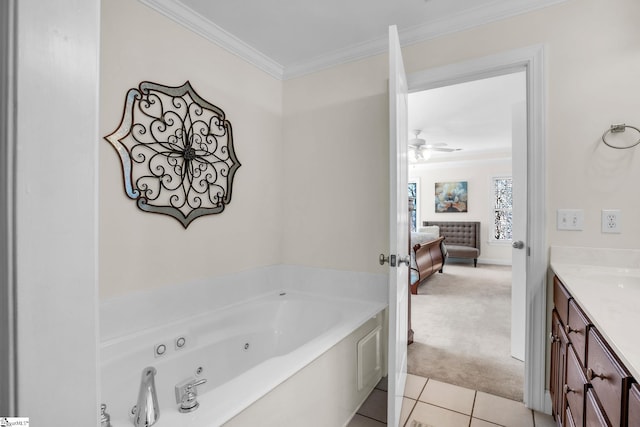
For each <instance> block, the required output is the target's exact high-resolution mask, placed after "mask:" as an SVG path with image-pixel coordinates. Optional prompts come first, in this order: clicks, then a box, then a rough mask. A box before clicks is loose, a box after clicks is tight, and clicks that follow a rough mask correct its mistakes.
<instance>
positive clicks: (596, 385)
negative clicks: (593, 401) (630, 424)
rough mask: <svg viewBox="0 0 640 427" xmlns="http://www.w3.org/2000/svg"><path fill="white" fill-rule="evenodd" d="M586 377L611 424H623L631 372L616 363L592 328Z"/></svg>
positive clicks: (611, 353) (624, 422) (625, 416)
mask: <svg viewBox="0 0 640 427" xmlns="http://www.w3.org/2000/svg"><path fill="white" fill-rule="evenodd" d="M588 348H589V351H588V352H587V379H588V380H589V381H590V382H591V385H592V386H593V389H594V392H595V394H596V396H597V398H598V400H599V401H600V404H601V405H602V409H603V410H604V413H605V415H606V417H607V419H608V420H609V421H610V422H611V425H613V426H623V425H626V418H627V414H626V412H625V411H624V409H625V408H626V404H627V398H628V391H629V385H630V382H631V374H630V373H629V372H628V371H627V370H626V369H625V368H624V366H622V364H621V363H620V362H618V360H617V358H616V356H615V355H614V354H613V352H612V351H611V349H609V347H608V346H607V345H606V344H605V343H604V340H603V339H602V337H601V336H600V334H599V333H598V331H597V330H596V329H595V328H591V329H590V330H589V342H588Z"/></svg>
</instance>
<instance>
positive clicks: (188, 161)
mask: <svg viewBox="0 0 640 427" xmlns="http://www.w3.org/2000/svg"><path fill="white" fill-rule="evenodd" d="M105 139H106V140H107V141H109V142H110V143H111V145H112V146H113V147H114V148H115V149H116V151H117V152H118V155H119V156H120V160H121V162H122V172H123V177H124V187H125V192H126V193H127V196H129V197H130V198H131V199H134V200H136V201H137V205H138V207H139V208H140V209H142V210H143V211H146V212H153V213H159V214H164V215H169V216H172V217H173V218H175V219H177V220H178V221H180V223H181V224H182V226H183V227H184V228H187V227H188V226H189V224H190V223H191V221H193V220H194V219H196V218H198V217H201V216H203V215H211V214H217V213H220V212H222V211H223V210H224V208H225V206H226V205H227V204H229V203H230V202H231V189H232V184H233V177H234V175H235V173H236V171H237V170H238V168H239V167H240V162H239V161H238V159H237V157H236V154H235V151H234V149H233V133H232V131H231V123H230V122H229V121H228V120H226V118H225V114H224V111H222V109H220V108H218V107H216V106H215V105H213V104H210V103H209V102H207V101H205V100H204V99H202V98H201V97H200V96H199V95H198V94H197V93H196V92H195V91H194V90H193V88H192V87H191V84H190V83H189V82H188V81H187V82H186V83H185V84H183V85H182V86H179V87H169V86H163V85H159V84H156V83H151V82H142V83H140V85H139V88H132V89H129V91H128V92H127V97H126V100H125V104H124V112H123V114H122V120H121V121H120V125H119V127H118V129H117V130H116V131H115V132H113V133H112V134H111V135H108V136H106V137H105Z"/></svg>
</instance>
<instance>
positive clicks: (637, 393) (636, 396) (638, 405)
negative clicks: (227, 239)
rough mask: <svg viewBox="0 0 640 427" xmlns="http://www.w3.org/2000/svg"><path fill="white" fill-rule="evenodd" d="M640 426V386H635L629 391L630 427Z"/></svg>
mask: <svg viewBox="0 0 640 427" xmlns="http://www.w3.org/2000/svg"><path fill="white" fill-rule="evenodd" d="M637 426H640V386H638V384H633V385H632V386H631V390H630V391H629V427H637Z"/></svg>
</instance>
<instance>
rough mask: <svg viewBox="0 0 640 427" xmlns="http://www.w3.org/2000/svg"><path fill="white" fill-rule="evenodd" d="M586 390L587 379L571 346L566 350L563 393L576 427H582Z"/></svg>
mask: <svg viewBox="0 0 640 427" xmlns="http://www.w3.org/2000/svg"><path fill="white" fill-rule="evenodd" d="M586 389H587V378H586V377H585V376H584V372H583V371H582V365H581V364H580V362H579V361H578V357H577V356H576V352H575V351H574V349H573V346H572V345H570V346H569V347H568V349H567V382H566V385H565V386H564V391H565V394H566V398H567V405H569V408H571V413H572V414H573V420H574V422H575V424H576V425H577V426H582V425H584V424H583V419H584V393H585V390H586Z"/></svg>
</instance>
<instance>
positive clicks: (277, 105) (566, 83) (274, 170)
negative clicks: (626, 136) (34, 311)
mask: <svg viewBox="0 0 640 427" xmlns="http://www.w3.org/2000/svg"><path fill="white" fill-rule="evenodd" d="M102 8H103V11H102V21H103V22H102V24H103V28H102V64H101V71H102V90H101V134H102V135H107V134H108V133H110V132H111V131H113V130H114V129H115V127H116V126H117V124H118V123H119V121H120V115H121V111H122V107H123V101H124V94H125V93H126V91H127V89H129V88H131V87H135V86H137V85H138V83H139V82H140V81H143V80H151V81H156V82H159V83H165V84H170V85H179V84H182V83H184V81H185V80H190V81H191V83H192V84H193V86H194V87H195V89H196V90H197V91H198V92H199V93H200V95H202V96H203V97H204V98H205V99H207V100H209V101H211V102H212V103H214V104H216V105H218V106H220V107H221V108H223V109H224V110H225V112H226V113H227V115H228V117H229V119H230V121H231V122H232V124H233V126H234V136H235V141H236V150H237V153H238V157H239V159H240V162H241V163H242V167H241V168H240V169H239V170H238V173H237V174H236V182H235V184H234V195H233V201H232V203H231V204H230V205H229V206H228V207H227V209H226V210H225V212H224V213H222V214H221V215H217V216H211V217H206V218H200V219H198V220H196V221H195V222H194V223H192V225H191V226H190V227H189V229H188V230H186V231H185V230H183V229H182V227H181V226H180V224H179V223H178V222H177V221H175V220H173V219H171V218H167V217H164V216H161V215H152V214H145V213H142V212H140V211H139V210H138V209H137V208H136V207H135V205H134V203H133V202H132V201H130V200H129V199H127V198H126V196H125V194H124V190H123V188H122V178H121V177H120V165H119V163H118V159H117V156H116V155H115V152H114V151H113V149H112V148H111V147H110V146H109V145H108V144H107V143H106V142H104V141H100V144H101V146H100V216H101V218H100V237H99V240H100V287H101V296H102V297H106V296H112V295H116V294H121V293H124V292H128V291H130V290H137V289H142V288H149V287H158V286H163V285H168V284H175V283H181V282H184V281H187V280H189V279H193V278H198V277H206V276H211V275H218V274H222V273H228V272H233V271H238V270H244V269H249V268H252V267H255V266H260V265H268V264H275V263H280V262H283V263H291V264H300V265H308V266H316V267H326V268H334V269H341V270H353V271H366V272H376V273H383V272H385V271H386V268H385V267H380V266H379V265H378V263H377V257H378V254H379V253H381V252H386V251H387V247H388V236H387V233H388V231H387V230H388V227H389V225H388V222H389V213H388V192H389V190H388V158H389V154H388V148H387V145H388V105H387V78H388V70H387V55H378V56H376V57H372V58H368V59H364V60H360V61H355V62H352V63H349V64H344V65H341V66H337V67H333V68H330V69H328V70H325V71H321V72H318V73H315V74H312V75H309V76H305V77H300V78H297V79H292V80H288V81H285V82H279V81H276V80H274V79H273V78H271V77H269V76H267V75H266V74H264V73H263V72H261V71H259V70H258V69H256V68H255V67H253V66H251V65H249V64H247V63H245V62H243V61H242V60H240V59H239V58H237V57H236V56H234V55H232V54H229V53H227V52H225V51H223V50H222V49H219V48H218V47H216V46H215V45H212V44H211V43H209V42H206V41H204V40H203V39H201V38H200V37H198V36H196V35H194V34H193V33H191V32H189V31H188V30H185V29H183V28H182V27H180V26H178V25H177V24H174V23H172V22H171V21H169V20H168V19H166V18H164V17H162V16H160V15H159V14H157V13H155V12H153V11H151V10H150V9H147V8H146V7H145V6H142V5H140V4H139V3H138V2H137V1H134V0H110V1H108V2H103V4H102ZM637 16H640V3H639V2H637V1H636V0H608V1H606V2H605V1H603V0H580V1H577V0H575V1H567V2H566V3H563V4H560V5H557V6H553V7H549V8H545V9H542V10H539V11H535V12H532V13H529V14H526V15H523V16H520V17H515V18H511V19H508V20H504V21H501V22H497V23H494V24H490V25H486V26H482V27H479V28H476V29H472V30H468V31H464V32H460V33H456V34H452V35H449V36H446V37H441V38H439V39H435V40H431V41H427V42H423V43H419V44H416V45H412V46H409V47H406V48H404V49H403V52H404V58H405V67H406V69H407V72H408V73H411V72H417V71H421V70H425V69H428V68H431V67H436V66H441V65H446V64H451V63H456V62H460V61H464V60H468V59H472V58H479V57H483V56H486V55H490V54H494V53H499V52H503V51H506V50H512V49H516V48H519V47H525V46H531V45H536V44H543V45H544V47H545V61H546V64H545V68H546V78H547V95H548V99H547V107H548V108H547V170H546V178H547V221H548V226H547V230H548V242H549V244H557V245H581V246H594V247H616V248H631V247H637V240H636V237H637V236H638V234H639V232H640V224H638V222H637V221H634V220H633V218H634V217H635V216H638V213H639V212H640V202H638V197H637V196H636V194H635V192H636V190H635V188H633V186H632V185H630V183H635V182H639V181H640V180H639V179H638V178H640V176H639V175H640V165H638V162H640V159H638V150H640V147H639V148H636V149H633V150H624V151H613V150H611V149H607V148H605V147H603V145H602V144H601V143H599V138H600V136H601V135H602V133H603V132H604V131H605V130H606V129H607V128H608V127H609V125H610V124H611V123H615V122H626V123H629V124H632V125H635V126H640V115H639V114H638V111H640V97H638V96H637V94H638V93H640V90H639V89H640V79H639V78H638V76H639V75H640V42H639V40H640V26H638V25H637V22H636V19H635V17H637ZM198 52H199V53H198ZM539 173H545V172H543V171H539ZM558 208H582V209H584V210H585V230H584V231H582V232H566V231H565V232H559V231H556V230H555V211H556V209H558ZM603 208H618V209H621V210H622V215H623V233H622V234H620V235H603V234H601V233H600V226H599V224H600V210H601V209H603ZM162 247H165V248H169V249H162ZM176 254H178V255H176Z"/></svg>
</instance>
